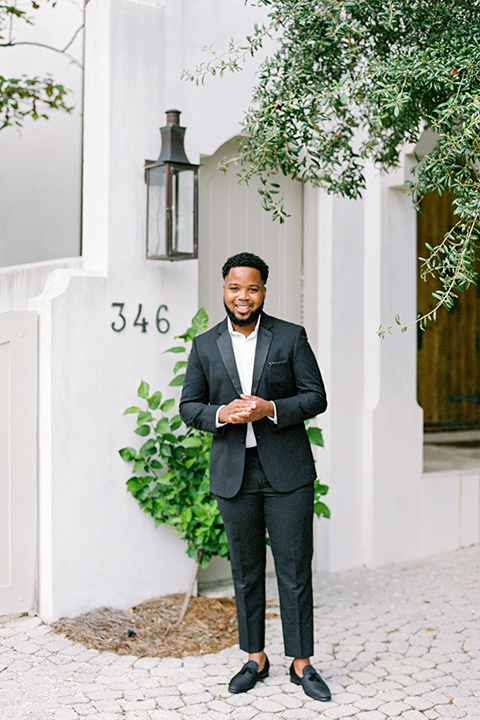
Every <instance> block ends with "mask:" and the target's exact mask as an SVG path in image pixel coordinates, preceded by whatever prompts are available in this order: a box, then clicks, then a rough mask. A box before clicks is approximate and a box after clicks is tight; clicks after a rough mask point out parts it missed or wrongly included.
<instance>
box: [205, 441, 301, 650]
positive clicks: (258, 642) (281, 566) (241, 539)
mask: <svg viewBox="0 0 480 720" xmlns="http://www.w3.org/2000/svg"><path fill="white" fill-rule="evenodd" d="M313 496H314V488H313V483H309V484H308V485H304V486H302V487H300V488H298V489H296V490H293V491H292V492H286V493H281V492H278V491H277V490H275V489H274V488H273V487H272V486H271V485H270V483H269V482H268V480H267V478H266V477H265V473H264V472H263V468H262V466H261V463H260V458H259V456H258V451H257V449H256V448H252V449H247V451H246V460H245V471H244V476H243V481H242V486H241V489H240V492H239V493H238V494H237V495H235V497H233V498H221V497H218V496H217V502H218V507H219V509H220V513H221V515H222V519H223V522H224V525H225V530H226V533H227V538H228V545H229V549H230V559H231V564H232V575H233V581H234V586H235V600H236V605H237V617H238V632H239V642H240V648H241V649H242V650H244V651H246V652H248V653H255V652H260V651H261V650H263V649H264V645H265V564H266V543H265V530H267V531H268V536H269V538H270V544H271V548H272V553H273V559H274V562H275V571H276V575H277V582H278V591H279V598H280V613H281V618H282V629H283V640H284V646H285V654H286V655H287V656H290V657H298V658H304V657H310V656H311V655H313V593H312V556H313Z"/></svg>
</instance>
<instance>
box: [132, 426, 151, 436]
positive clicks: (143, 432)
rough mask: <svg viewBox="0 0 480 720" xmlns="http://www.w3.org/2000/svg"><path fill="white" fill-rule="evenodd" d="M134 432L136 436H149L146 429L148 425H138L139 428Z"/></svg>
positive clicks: (148, 429)
mask: <svg viewBox="0 0 480 720" xmlns="http://www.w3.org/2000/svg"><path fill="white" fill-rule="evenodd" d="M135 432H136V433H137V435H142V436H145V435H148V434H149V432H150V428H149V427H148V425H140V427H137V428H136V430H135Z"/></svg>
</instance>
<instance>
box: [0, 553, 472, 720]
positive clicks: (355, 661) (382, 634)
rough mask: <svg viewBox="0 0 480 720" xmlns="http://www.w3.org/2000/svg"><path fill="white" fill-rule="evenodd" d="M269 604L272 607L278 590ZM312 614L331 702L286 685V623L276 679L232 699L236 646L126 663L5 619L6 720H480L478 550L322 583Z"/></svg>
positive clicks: (30, 622) (275, 623)
mask: <svg viewBox="0 0 480 720" xmlns="http://www.w3.org/2000/svg"><path fill="white" fill-rule="evenodd" d="M268 593H269V597H270V599H273V600H275V597H276V591H275V588H274V586H273V584H271V583H270V585H269V588H268ZM315 606H316V609H315V625H316V638H315V640H316V648H315V649H316V656H315V658H314V660H315V665H316V667H317V668H318V669H319V670H320V672H321V674H322V675H323V677H324V678H325V680H326V682H327V683H328V684H329V685H330V688H331V690H332V695H333V698H332V701H331V702H329V703H319V702H315V701H313V700H312V699H311V698H308V697H306V696H305V695H304V694H303V692H302V690H301V688H298V687H297V686H294V685H292V684H291V683H290V681H289V678H288V667H289V664H290V661H289V660H288V659H286V658H284V657H283V656H282V655H281V652H282V637H281V627H280V619H279V618H273V619H269V620H268V621H267V652H268V653H269V657H270V661H271V665H272V667H271V673H270V677H268V678H267V679H266V680H265V681H264V682H261V683H258V684H257V686H256V687H255V688H254V689H253V691H251V692H250V693H245V694H242V695H231V694H230V693H229V692H228V687H227V686H228V681H229V679H230V678H231V676H232V675H233V674H234V672H236V671H237V670H238V669H239V667H240V666H241V664H242V662H244V660H245V655H244V653H242V652H240V651H239V649H238V647H233V648H229V649H227V650H223V651H222V652H220V653H218V654H216V655H205V656H203V657H186V658H138V657H135V656H123V657H118V656H116V655H114V654H112V653H107V652H105V653H99V652H97V651H96V650H87V649H86V648H84V647H82V646H80V645H76V644H74V643H72V642H70V641H69V640H67V639H66V638H64V637H62V636H59V635H56V634H55V633H54V632H53V630H52V628H50V627H49V626H48V625H46V624H44V623H42V621H41V620H40V619H39V618H37V617H29V616H16V617H4V618H0V720H182V718H185V719H188V718H207V720H303V718H305V720H308V719H309V718H318V717H319V716H322V717H325V718H329V719H331V720H337V719H341V718H346V719H348V718H351V719H352V720H393V719H394V718H402V720H441V718H459V719H460V720H461V719H462V718H466V719H467V720H480V616H479V608H480V547H472V548H468V549H464V550H459V551H456V552H453V553H448V554H444V555H437V556H435V557H433V558H428V559H423V560H421V561H417V562H411V563H404V564H401V565H397V566H392V567H387V568H381V569H377V570H368V569H364V568H363V569H359V570H351V571H347V572H341V573H331V574H322V575H321V576H318V577H317V578H316V588H315ZM269 611H271V608H269Z"/></svg>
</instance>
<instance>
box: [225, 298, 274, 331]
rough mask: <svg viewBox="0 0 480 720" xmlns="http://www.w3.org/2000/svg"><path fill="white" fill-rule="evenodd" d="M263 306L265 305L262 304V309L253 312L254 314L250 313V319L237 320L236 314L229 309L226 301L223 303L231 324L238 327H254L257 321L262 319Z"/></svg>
mask: <svg viewBox="0 0 480 720" xmlns="http://www.w3.org/2000/svg"><path fill="white" fill-rule="evenodd" d="M263 305H264V303H263V302H262V304H261V305H260V307H258V308H257V309H256V310H252V312H251V313H250V315H249V316H248V317H245V318H237V316H236V315H235V313H233V312H232V311H231V310H230V309H229V308H228V307H227V304H226V302H225V300H224V301H223V306H224V308H225V312H226V313H227V315H228V317H229V318H230V322H231V323H232V325H236V326H237V327H247V326H248V325H252V324H253V323H255V322H257V320H258V318H259V317H260V315H261V312H262V310H263Z"/></svg>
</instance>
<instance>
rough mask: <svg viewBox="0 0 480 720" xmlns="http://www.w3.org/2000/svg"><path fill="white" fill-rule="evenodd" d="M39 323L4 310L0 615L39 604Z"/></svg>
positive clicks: (0, 332) (0, 335) (30, 315)
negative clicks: (36, 580) (36, 578)
mask: <svg viewBox="0 0 480 720" xmlns="http://www.w3.org/2000/svg"><path fill="white" fill-rule="evenodd" d="M37 324H38V316H37V313H35V312H16V311H13V312H6V313H0V614H3V615H4V614H13V613H21V612H27V611H28V610H30V609H32V608H33V607H34V604H35V569H36V538H37Z"/></svg>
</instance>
